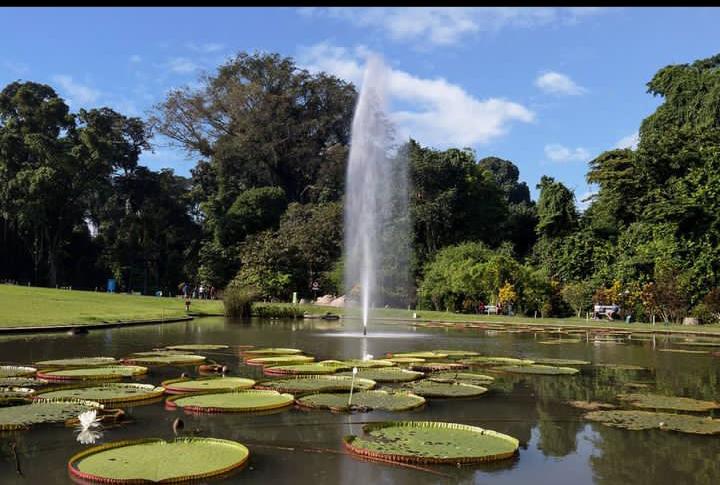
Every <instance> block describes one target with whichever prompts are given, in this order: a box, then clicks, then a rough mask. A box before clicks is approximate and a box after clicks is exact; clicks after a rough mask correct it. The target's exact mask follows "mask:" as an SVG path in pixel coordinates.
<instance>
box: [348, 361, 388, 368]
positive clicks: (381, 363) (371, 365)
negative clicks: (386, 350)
mask: <svg viewBox="0 0 720 485" xmlns="http://www.w3.org/2000/svg"><path fill="white" fill-rule="evenodd" d="M342 363H343V364H345V365H347V366H348V367H351V368H352V367H357V368H358V369H365V368H378V367H392V366H394V365H395V363H394V362H390V361H389V360H386V359H368V360H361V359H350V360H343V361H342Z"/></svg>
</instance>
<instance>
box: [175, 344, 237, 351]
mask: <svg viewBox="0 0 720 485" xmlns="http://www.w3.org/2000/svg"><path fill="white" fill-rule="evenodd" d="M165 348H166V349H169V350H190V351H198V350H223V349H229V348H230V346H229V345H222V344H182V345H168V346H167V347H165Z"/></svg>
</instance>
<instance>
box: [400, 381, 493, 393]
mask: <svg viewBox="0 0 720 485" xmlns="http://www.w3.org/2000/svg"><path fill="white" fill-rule="evenodd" d="M403 389H407V390H409V391H411V392H413V393H415V394H418V395H420V396H424V397H475V396H480V395H481V394H485V393H486V392H487V391H488V390H487V387H482V386H476V385H474V384H466V383H464V382H436V381H432V380H429V379H424V380H422V381H417V382H411V383H408V384H404V385H403Z"/></svg>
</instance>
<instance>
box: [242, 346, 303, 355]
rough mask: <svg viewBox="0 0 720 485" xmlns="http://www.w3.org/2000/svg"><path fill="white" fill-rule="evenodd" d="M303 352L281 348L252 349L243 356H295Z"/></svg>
mask: <svg viewBox="0 0 720 485" xmlns="http://www.w3.org/2000/svg"><path fill="white" fill-rule="evenodd" d="M302 352H303V351H302V350H300V349H284V348H280V347H270V348H264V349H252V350H246V351H244V352H243V354H246V355H248V356H250V355H252V356H260V355H295V354H302Z"/></svg>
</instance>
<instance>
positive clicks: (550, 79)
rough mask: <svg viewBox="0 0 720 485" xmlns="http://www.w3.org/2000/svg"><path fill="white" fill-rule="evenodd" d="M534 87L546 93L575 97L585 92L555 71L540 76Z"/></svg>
mask: <svg viewBox="0 0 720 485" xmlns="http://www.w3.org/2000/svg"><path fill="white" fill-rule="evenodd" d="M535 86H537V87H539V88H540V89H541V90H543V91H544V92H546V93H549V94H559V95H568V96H577V95H579V94H583V93H585V92H586V91H587V90H586V89H585V88H583V87H582V86H579V85H578V84H576V83H575V81H573V80H572V79H570V77H568V76H566V75H565V74H561V73H559V72H555V71H548V72H546V73H543V74H541V75H540V76H538V78H537V79H536V80H535Z"/></svg>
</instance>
